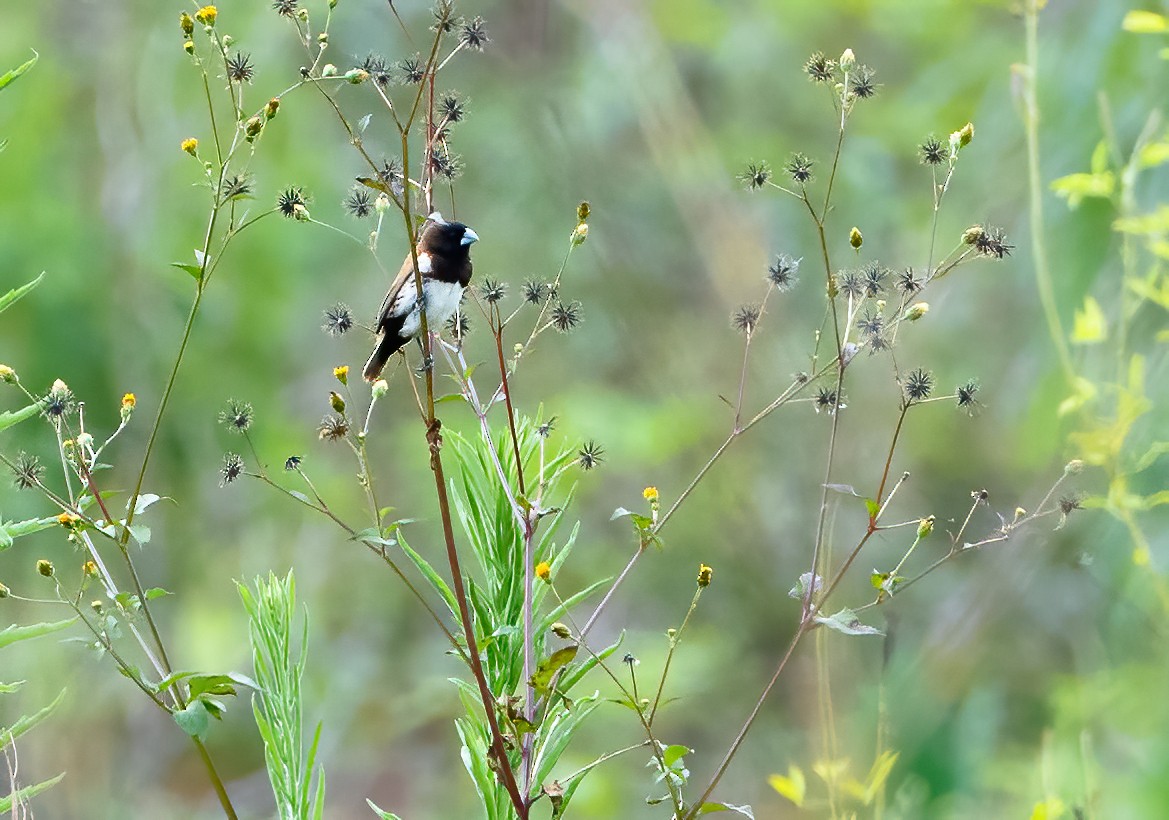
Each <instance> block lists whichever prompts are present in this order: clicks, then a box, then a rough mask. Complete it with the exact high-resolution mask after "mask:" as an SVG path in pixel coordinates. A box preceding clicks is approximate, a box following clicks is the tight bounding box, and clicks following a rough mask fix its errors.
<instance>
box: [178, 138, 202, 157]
mask: <svg viewBox="0 0 1169 820" xmlns="http://www.w3.org/2000/svg"><path fill="white" fill-rule="evenodd" d="M180 147H181V148H182V149H183V150H184V151H186V152H187V153H188V154H190V155H191V156H193V157H197V156H199V140H197V139H195V138H194V137H187V138H186V139H185V140H183V142H182V145H181V146H180Z"/></svg>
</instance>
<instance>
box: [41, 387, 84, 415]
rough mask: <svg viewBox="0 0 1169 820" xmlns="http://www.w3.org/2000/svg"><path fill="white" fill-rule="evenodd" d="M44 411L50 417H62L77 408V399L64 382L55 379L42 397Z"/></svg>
mask: <svg viewBox="0 0 1169 820" xmlns="http://www.w3.org/2000/svg"><path fill="white" fill-rule="evenodd" d="M44 402H45V404H44V413H45V415H46V416H48V417H49V418H50V419H60V418H63V417H65V416H67V415H69V414H70V413H72V412H73V411H74V410H76V409H77V399H76V397H75V396H74V395H73V391H72V390H70V389H69V386H68V385H67V384H65V382H63V381H61V380H60V379H57V380H56V381H55V382H53V386H52V387H51V388H49V393H48V395H46V396H45V398H44Z"/></svg>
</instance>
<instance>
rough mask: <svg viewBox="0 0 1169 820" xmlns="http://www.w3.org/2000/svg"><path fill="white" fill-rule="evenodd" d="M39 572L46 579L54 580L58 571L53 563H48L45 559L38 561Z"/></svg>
mask: <svg viewBox="0 0 1169 820" xmlns="http://www.w3.org/2000/svg"><path fill="white" fill-rule="evenodd" d="M37 572H38V573H39V574H41V575H43V576H45V577H46V578H52V577H53V574H54V572H56V570H54V569H53V562H52V561H46V560H45V559H44V558H42V559H41V560H39V561H37Z"/></svg>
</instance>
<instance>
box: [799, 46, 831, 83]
mask: <svg viewBox="0 0 1169 820" xmlns="http://www.w3.org/2000/svg"><path fill="white" fill-rule="evenodd" d="M835 68H836V63H835V61H833V60H829V59H828V58H827V57H825V56H824V52H822V51H817V52H816V53H815V54H813V55H812V56H811V57H809V58H808V61H807V62H806V63H804V73H805V74H807V75H808V79H810V80H811V81H812V82H814V83H828V82H832V72H833V70H834V69H835Z"/></svg>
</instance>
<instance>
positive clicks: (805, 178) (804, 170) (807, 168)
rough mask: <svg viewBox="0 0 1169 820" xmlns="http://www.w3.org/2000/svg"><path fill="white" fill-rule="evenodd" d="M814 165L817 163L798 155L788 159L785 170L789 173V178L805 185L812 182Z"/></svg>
mask: <svg viewBox="0 0 1169 820" xmlns="http://www.w3.org/2000/svg"><path fill="white" fill-rule="evenodd" d="M814 164H815V162H814V161H813V160H812V159H810V158H809V157H807V156H805V155H804V154H799V153H796V154H792V155H791V156H790V157H789V158H788V161H787V164H786V165H784V166H783V170H785V171H786V172H787V174H788V176H790V177H791V178H792V179H794V180H795V181H796V182H798V183H800V184H801V185H803V184H805V183H807V182H811V181H812V166H813V165H814Z"/></svg>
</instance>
